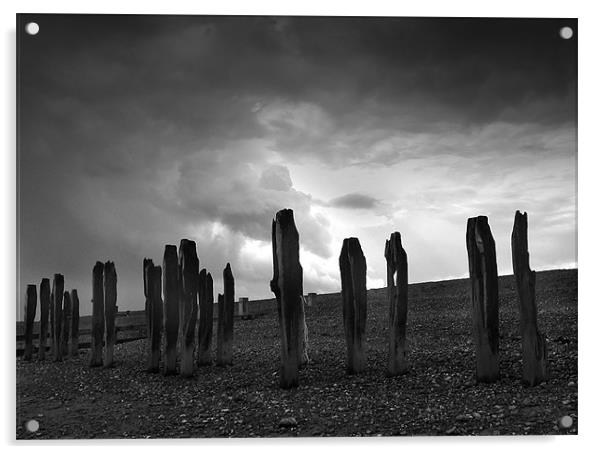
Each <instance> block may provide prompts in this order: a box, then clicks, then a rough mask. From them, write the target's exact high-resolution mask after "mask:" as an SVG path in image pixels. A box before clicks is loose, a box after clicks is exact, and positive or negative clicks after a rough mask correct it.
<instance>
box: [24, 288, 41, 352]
mask: <svg viewBox="0 0 602 454" xmlns="http://www.w3.org/2000/svg"><path fill="white" fill-rule="evenodd" d="M37 305H38V290H37V288H36V286H35V284H29V285H28V286H27V291H26V301H25V351H24V352H23V359H24V360H25V361H31V358H32V354H33V322H34V319H35V317H36V307H37Z"/></svg>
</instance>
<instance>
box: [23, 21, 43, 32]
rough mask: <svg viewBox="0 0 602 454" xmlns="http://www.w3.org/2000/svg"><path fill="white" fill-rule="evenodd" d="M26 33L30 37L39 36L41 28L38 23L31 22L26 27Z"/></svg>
mask: <svg viewBox="0 0 602 454" xmlns="http://www.w3.org/2000/svg"><path fill="white" fill-rule="evenodd" d="M25 31H26V32H27V34H28V35H37V34H38V32H39V31H40V26H39V25H38V24H37V23H36V22H29V23H28V24H27V25H25Z"/></svg>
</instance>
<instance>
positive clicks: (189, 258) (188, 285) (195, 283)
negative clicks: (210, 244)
mask: <svg viewBox="0 0 602 454" xmlns="http://www.w3.org/2000/svg"><path fill="white" fill-rule="evenodd" d="M180 270H181V273H182V274H181V275H180V282H181V289H182V292H181V295H182V304H181V307H182V308H183V310H184V314H183V317H182V321H183V322H184V326H183V327H182V358H181V362H180V375H181V376H183V377H191V376H192V375H193V373H194V347H195V340H196V336H195V328H196V322H197V316H198V305H197V294H198V291H199V259H198V257H197V254H196V243H195V242H194V241H190V240H182V241H181V242H180Z"/></svg>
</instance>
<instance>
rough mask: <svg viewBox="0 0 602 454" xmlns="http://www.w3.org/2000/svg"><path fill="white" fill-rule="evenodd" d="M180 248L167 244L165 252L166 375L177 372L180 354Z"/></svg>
mask: <svg viewBox="0 0 602 454" xmlns="http://www.w3.org/2000/svg"><path fill="white" fill-rule="evenodd" d="M178 273H179V267H178V250H177V248H176V246H175V245H173V244H168V245H167V246H165V252H164V253H163V299H164V301H165V368H164V373H165V374H166V375H171V374H175V373H176V372H177V370H176V361H177V356H178V330H179V328H178V326H179V324H180V308H179V304H180V294H179V290H178V287H179V283H178Z"/></svg>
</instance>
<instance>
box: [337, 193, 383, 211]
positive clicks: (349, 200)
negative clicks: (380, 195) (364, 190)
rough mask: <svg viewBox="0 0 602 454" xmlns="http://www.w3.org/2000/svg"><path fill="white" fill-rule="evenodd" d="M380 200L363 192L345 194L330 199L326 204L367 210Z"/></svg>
mask: <svg viewBox="0 0 602 454" xmlns="http://www.w3.org/2000/svg"><path fill="white" fill-rule="evenodd" d="M380 203H381V202H380V201H379V200H378V199H375V198H374V197H371V196H369V195H365V194H345V195H342V196H340V197H336V198H334V199H332V200H331V201H330V202H329V203H328V204H329V205H330V206H332V207H335V208H350V209H354V210H357V209H360V210H369V209H372V208H376V207H377V206H378V205H379V204H380Z"/></svg>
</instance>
